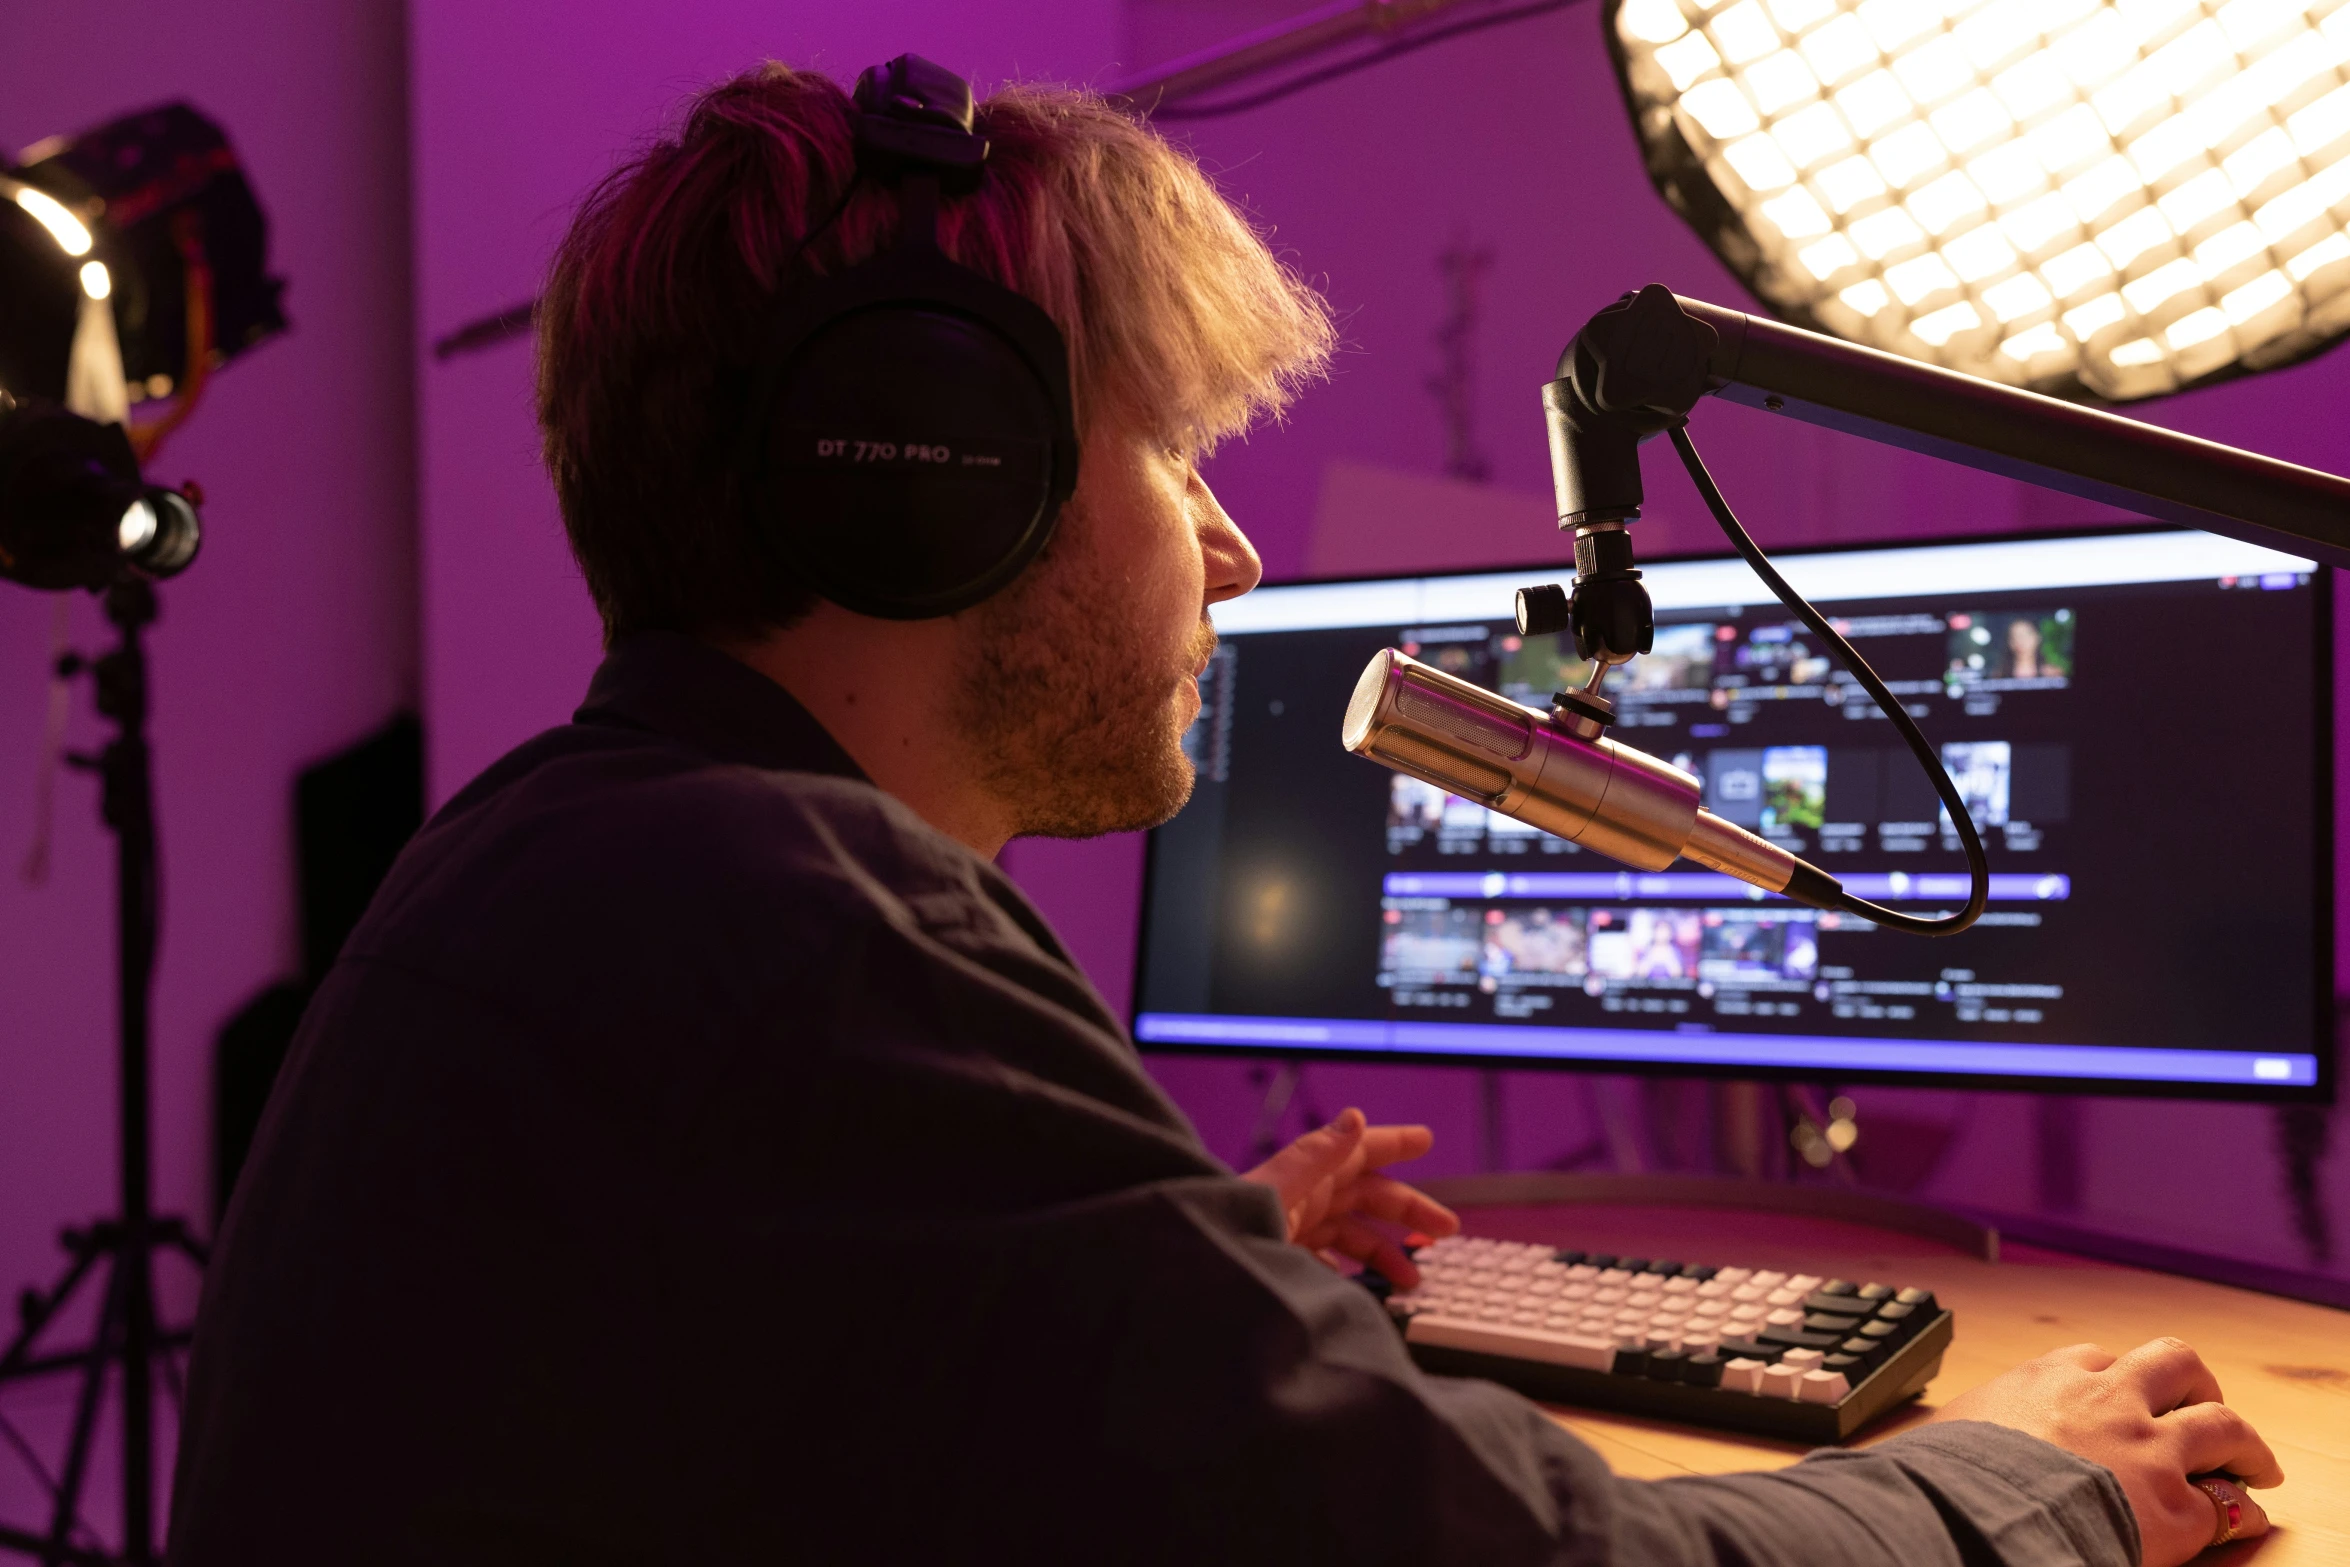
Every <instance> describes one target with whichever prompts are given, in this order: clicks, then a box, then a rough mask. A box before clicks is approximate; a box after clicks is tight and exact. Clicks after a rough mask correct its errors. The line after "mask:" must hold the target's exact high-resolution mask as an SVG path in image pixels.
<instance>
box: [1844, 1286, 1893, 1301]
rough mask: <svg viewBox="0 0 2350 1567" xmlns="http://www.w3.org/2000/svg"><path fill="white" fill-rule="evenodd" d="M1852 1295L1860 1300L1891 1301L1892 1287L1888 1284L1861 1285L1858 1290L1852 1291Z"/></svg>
mask: <svg viewBox="0 0 2350 1567" xmlns="http://www.w3.org/2000/svg"><path fill="white" fill-rule="evenodd" d="M1853 1293H1854V1294H1855V1295H1858V1296H1859V1297H1860V1298H1861V1299H1862V1300H1891V1299H1892V1298H1893V1286H1892V1285H1890V1284H1863V1285H1862V1286H1861V1287H1860V1288H1859V1289H1856V1290H1854V1291H1853Z"/></svg>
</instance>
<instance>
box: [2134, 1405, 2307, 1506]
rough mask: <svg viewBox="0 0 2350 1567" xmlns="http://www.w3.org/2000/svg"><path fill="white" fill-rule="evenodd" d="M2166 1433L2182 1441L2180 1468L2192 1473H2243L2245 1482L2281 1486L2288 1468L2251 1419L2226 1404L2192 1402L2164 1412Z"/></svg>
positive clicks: (2177, 1441) (2239, 1474)
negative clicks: (2285, 1467)
mask: <svg viewBox="0 0 2350 1567" xmlns="http://www.w3.org/2000/svg"><path fill="white" fill-rule="evenodd" d="M2158 1424H2159V1425H2160V1426H2161V1428H2162V1430H2163V1432H2164V1433H2165V1434H2166V1435H2168V1436H2169V1437H2170V1439H2171V1440H2172V1441H2174V1442H2176V1443H2178V1444H2179V1463H2180V1467H2181V1468H2183V1469H2184V1470H2186V1472H2187V1473H2189V1474H2198V1475H2199V1474H2230V1475H2237V1476H2241V1477H2242V1479H2243V1481H2244V1483H2245V1484H2246V1485H2257V1486H2263V1487H2265V1486H2272V1485H2282V1484H2283V1483H2284V1480H2285V1471H2284V1469H2283V1468H2282V1467H2281V1466H2280V1465H2279V1464H2278V1463H2277V1455H2276V1454H2275V1453H2273V1452H2271V1451H2269V1446H2268V1443H2266V1442H2264V1441H2262V1440H2261V1437H2260V1433H2259V1432H2257V1431H2255V1430H2253V1429H2252V1422H2251V1421H2249V1420H2246V1419H2245V1418H2244V1417H2243V1416H2242V1415H2240V1414H2238V1413H2236V1411H2235V1410H2233V1409H2230V1408H2229V1407H2228V1406H2227V1405H2225V1404H2220V1403H2198V1404H2189V1405H2187V1406H2186V1407H2185V1408H2184V1409H2179V1410H2175V1411H2173V1412H2172V1413H2170V1414H2167V1415H2164V1416H2163V1417H2162V1419H2161V1420H2160V1421H2159V1422H2158Z"/></svg>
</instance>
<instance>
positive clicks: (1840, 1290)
mask: <svg viewBox="0 0 2350 1567" xmlns="http://www.w3.org/2000/svg"><path fill="white" fill-rule="evenodd" d="M1859 1288H1860V1286H1859V1285H1857V1284H1855V1283H1853V1282H1852V1281H1851V1280H1850V1279H1830V1280H1829V1281H1828V1282H1827V1283H1825V1284H1823V1285H1821V1286H1820V1287H1819V1293H1820V1294H1822V1295H1849V1294H1851V1293H1852V1292H1853V1291H1854V1290H1857V1289H1859Z"/></svg>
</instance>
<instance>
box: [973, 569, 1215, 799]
mask: <svg viewBox="0 0 2350 1567" xmlns="http://www.w3.org/2000/svg"><path fill="white" fill-rule="evenodd" d="M1069 565H1070V563H1069V562H1068V561H1066V560H1060V561H1056V560H1054V559H1052V558H1051V556H1050V554H1049V553H1048V555H1047V557H1046V558H1045V559H1043V560H1040V561H1038V562H1037V563H1036V565H1035V566H1034V567H1032V568H1031V569H1030V570H1029V571H1028V572H1027V573H1026V574H1025V575H1024V576H1023V577H1022V578H1021V579H1020V580H1019V581H1017V582H1015V583H1014V584H1013V585H1012V586H1011V587H1010V588H1008V589H1006V590H1005V591H1004V592H1002V593H1000V594H998V595H997V596H996V597H995V598H993V599H990V600H988V601H987V602H986V603H984V604H982V605H980V606H979V607H978V608H976V609H974V610H972V611H971V612H970V613H971V614H972V616H973V617H974V623H975V625H974V629H975V632H976V635H975V637H974V641H975V643H976V652H975V654H974V656H973V657H972V658H971V659H970V660H969V661H968V662H967V664H966V665H965V667H964V668H963V669H962V670H961V672H960V674H959V677H958V678H957V679H956V681H955V688H956V702H955V711H954V713H953V715H952V719H951V721H952V722H953V723H954V724H955V725H956V726H957V727H958V728H959V729H960V730H961V732H962V737H963V740H964V742H965V744H966V746H967V748H968V754H970V755H971V756H972V757H974V758H975V759H976V765H977V767H978V778H977V780H976V781H977V782H979V783H980V785H981V786H982V787H984V788H985V789H986V790H987V791H988V793H989V794H991V795H993V796H994V797H995V798H997V799H999V800H1001V801H1003V802H1004V803H1005V804H1006V806H1007V807H1008V808H1009V810H1010V813H1011V816H1012V819H1013V821H1014V823H1015V826H1014V828H1013V832H1014V834H1015V836H1023V837H1027V836H1034V837H1046V838H1093V837H1098V836H1100V835H1101V834H1103V833H1113V832H1134V831H1138V830H1140V829H1142V828H1145V827H1156V826H1157V825H1159V823H1161V822H1163V821H1165V820H1167V819H1168V818H1169V817H1171V816H1173V815H1174V814H1175V813H1176V812H1177V811H1179V810H1181V809H1182V808H1183V805H1184V802H1185V801H1187V800H1189V799H1190V798H1191V789H1192V781H1193V780H1192V766H1191V760H1190V758H1189V757H1187V756H1185V755H1184V752H1183V731H1184V729H1185V727H1186V726H1187V724H1188V722H1189V719H1188V713H1187V709H1188V706H1189V704H1187V703H1183V702H1182V701H1181V698H1180V693H1181V691H1182V689H1183V683H1184V681H1185V680H1187V679H1188V678H1189V677H1190V674H1191V671H1192V670H1193V669H1195V668H1198V667H1200V665H1201V664H1202V663H1203V662H1204V661H1205V660H1206V658H1207V656H1208V654H1209V653H1210V652H1212V651H1213V650H1214V648H1215V645H1216V633H1215V629H1214V628H1213V627H1212V626H1210V625H1209V624H1208V622H1207V620H1206V619H1205V617H1202V619H1201V621H1200V623H1199V627H1198V629H1197V630H1196V631H1195V632H1194V633H1193V635H1192V637H1191V640H1190V642H1189V644H1188V645H1187V646H1186V648H1185V650H1184V652H1183V654H1182V662H1181V663H1180V664H1174V665H1170V664H1169V663H1166V662H1164V661H1163V657H1160V658H1152V659H1150V660H1149V661H1148V667H1144V666H1145V660H1144V658H1143V657H1142V656H1141V655H1139V654H1137V653H1136V652H1135V651H1134V650H1133V649H1132V647H1131V645H1130V644H1128V643H1126V642H1125V641H1124V639H1122V638H1121V637H1120V636H1119V624H1118V621H1119V613H1118V607H1119V605H1120V604H1121V603H1122V602H1123V597H1122V595H1121V593H1120V591H1119V589H1118V587H1117V585H1116V584H1114V583H1110V582H1093V581H1088V580H1083V575H1082V574H1081V573H1078V572H1076V571H1073V570H1071V569H1068V568H1069ZM1056 568H1058V569H1056Z"/></svg>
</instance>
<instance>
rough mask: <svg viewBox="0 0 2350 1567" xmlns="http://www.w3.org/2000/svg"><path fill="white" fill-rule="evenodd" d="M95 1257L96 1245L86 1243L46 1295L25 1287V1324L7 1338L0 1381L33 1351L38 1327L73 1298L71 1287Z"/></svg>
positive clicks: (0, 1355)
mask: <svg viewBox="0 0 2350 1567" xmlns="http://www.w3.org/2000/svg"><path fill="white" fill-rule="evenodd" d="M97 1260H98V1248H97V1247H95V1246H91V1247H86V1248H84V1249H83V1251H82V1253H81V1255H80V1256H78V1257H76V1258H74V1260H73V1265H72V1266H71V1267H69V1268H67V1269H66V1270H65V1274H64V1276H63V1277H61V1278H60V1279H58V1281H57V1287H56V1288H55V1289H52V1290H50V1291H49V1292H48V1293H47V1294H46V1295H43V1294H40V1293H38V1292H36V1291H32V1290H27V1291H26V1299H25V1306H24V1325H23V1326H22V1327H21V1328H19V1329H18V1330H17V1335H16V1337H15V1338H13V1339H11V1340H10V1341H9V1344H8V1348H7V1350H6V1351H4V1352H0V1382H6V1381H8V1380H10V1378H12V1377H13V1376H15V1375H16V1370H17V1363H18V1362H19V1361H21V1360H23V1359H25V1358H26V1357H27V1356H29V1355H30V1354H32V1352H33V1340H35V1339H37V1338H39V1337H40V1336H41V1330H42V1329H43V1328H45V1327H47V1326H48V1325H49V1319H50V1318H51V1317H54V1316H56V1315H57V1312H58V1308H60V1307H61V1306H63V1305H64V1304H65V1303H66V1301H67V1300H69V1299H71V1298H72V1296H73V1292H74V1290H75V1289H76V1288H78V1287H79V1286H80V1284H81V1282H82V1280H83V1279H84V1278H85V1277H87V1276H88V1274H89V1271H90V1265H91V1264H92V1263H94V1262H96V1261H97Z"/></svg>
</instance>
